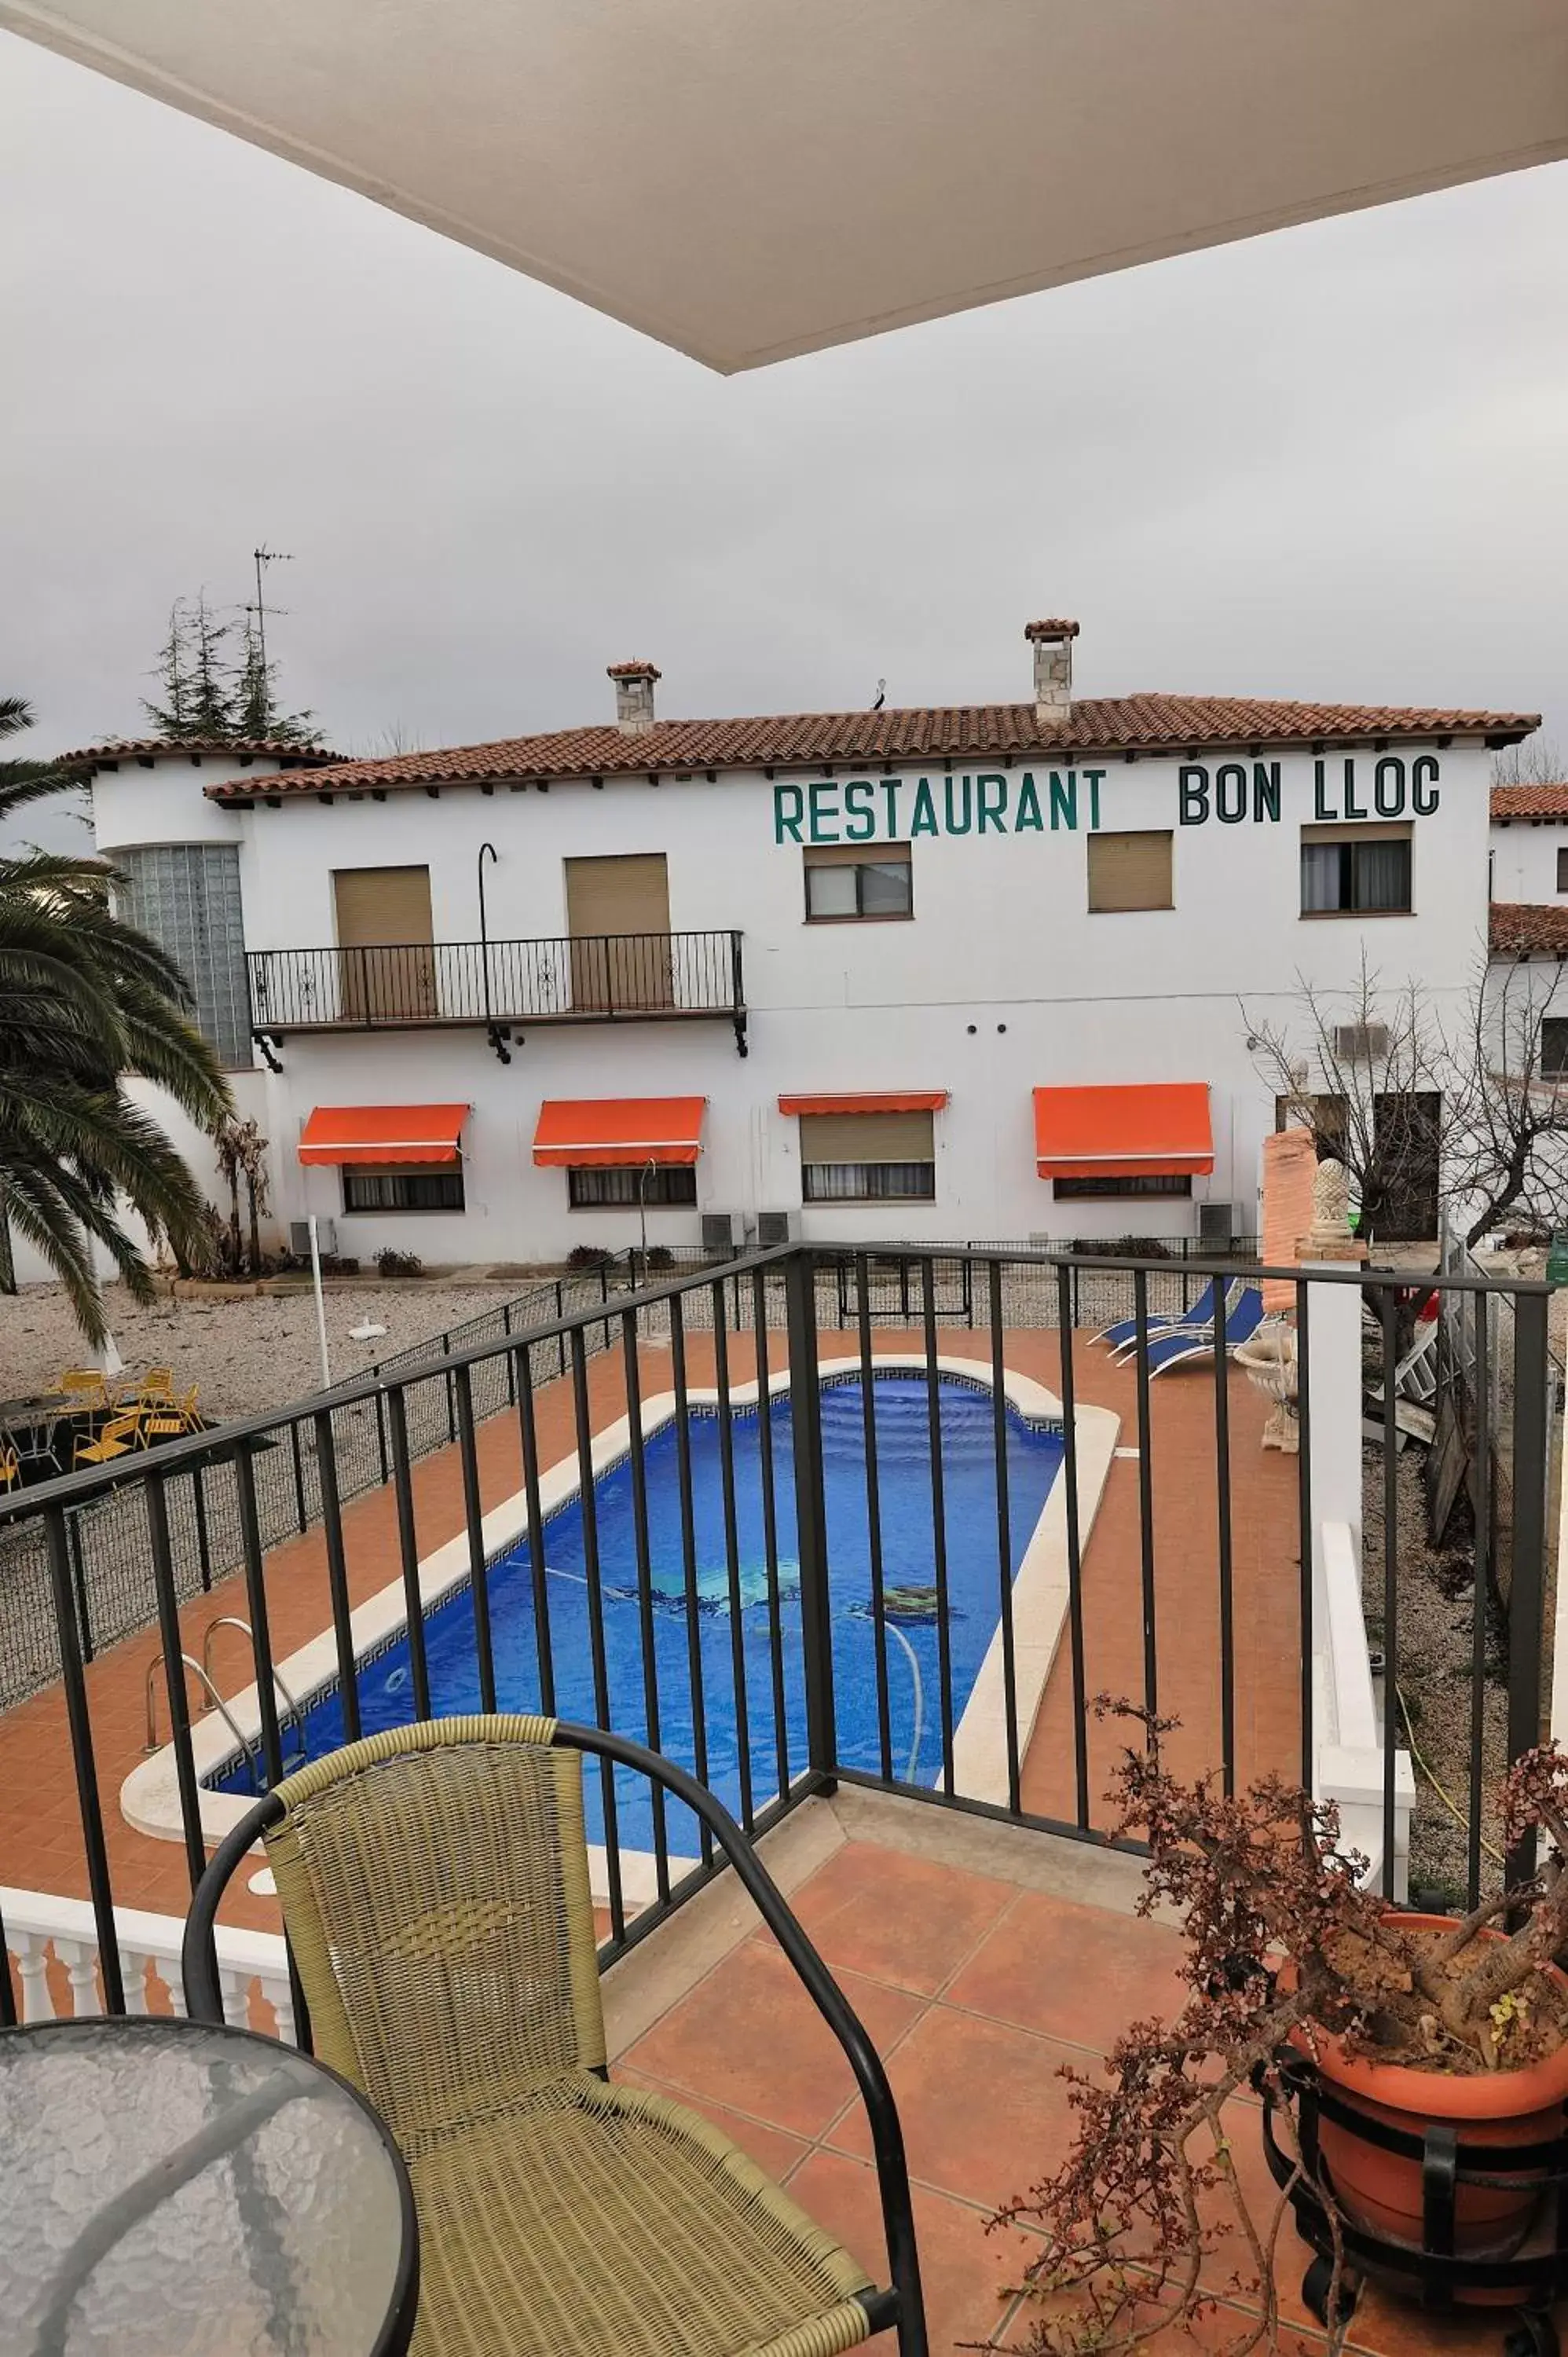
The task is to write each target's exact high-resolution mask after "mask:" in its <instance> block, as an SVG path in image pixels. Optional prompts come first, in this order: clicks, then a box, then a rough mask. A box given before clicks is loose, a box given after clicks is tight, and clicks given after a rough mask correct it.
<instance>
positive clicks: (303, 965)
mask: <svg viewBox="0 0 1568 2357" xmlns="http://www.w3.org/2000/svg"><path fill="white" fill-rule="evenodd" d="M245 965H246V972H247V974H248V975H249V979H250V992H251V1023H252V1028H253V1029H254V1030H256V1031H258V1032H264V1033H265V1034H266V1035H267V1036H268V1037H269V1038H272V1039H280V1038H282V1037H284V1036H285V1035H286V1034H287V1033H289V1032H291V1031H319V1030H337V1029H339V1028H352V1029H357V1030H412V1029H418V1028H423V1027H424V1026H425V1025H427V1024H429V1025H436V1024H446V1023H456V1024H497V1025H499V1024H535V1023H612V1022H627V1021H639V1022H655V1021H669V1020H679V1019H681V1018H682V1017H714V1016H717V1017H725V1019H726V1020H728V1021H730V1022H733V1023H736V1024H739V1023H741V1022H743V1021H744V1017H745V1015H746V982H745V975H744V972H743V967H742V961H741V937H740V935H739V933H738V932H733V931H708V932H682V933H668V932H666V933H596V934H591V935H583V936H577V937H575V938H571V939H564V938H562V939H554V940H542V941H517V942H401V943H397V942H392V943H387V944H385V945H382V946H380V947H374V948H365V949H300V950H252V951H251V952H249V953H248V955H247V957H246V960H245Z"/></svg>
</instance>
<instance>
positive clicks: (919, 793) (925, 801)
mask: <svg viewBox="0 0 1568 2357" xmlns="http://www.w3.org/2000/svg"><path fill="white" fill-rule="evenodd" d="M909 832H910V834H940V833H941V828H940V826H939V825H938V824H937V805H936V802H935V801H934V799H933V797H932V794H931V781H930V780H929V778H922V779H921V780H920V782H919V784H918V786H917V787H916V789H915V815H914V817H913V818H912V819H911V820H910V822H909Z"/></svg>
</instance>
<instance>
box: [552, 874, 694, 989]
mask: <svg viewBox="0 0 1568 2357" xmlns="http://www.w3.org/2000/svg"><path fill="white" fill-rule="evenodd" d="M565 867H566V930H567V931H568V932H569V933H570V934H571V936H572V1005H573V1007H574V1009H577V1010H580V1011H582V1012H584V1013H604V1014H609V1013H612V1012H614V1013H619V1012H620V1011H622V1010H623V1009H627V1008H632V1007H650V1006H672V1005H673V1004H674V998H675V983H674V974H673V969H672V967H671V952H670V879H669V876H668V874H667V872H666V870H665V866H664V854H663V853H662V852H661V851H654V852H636V853H631V854H628V855H626V856H621V857H617V858H609V859H568V860H567V861H566V863H565Z"/></svg>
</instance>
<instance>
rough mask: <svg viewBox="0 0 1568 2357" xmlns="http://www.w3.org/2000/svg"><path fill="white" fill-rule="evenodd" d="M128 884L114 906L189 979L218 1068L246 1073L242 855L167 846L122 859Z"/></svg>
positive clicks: (233, 849)
mask: <svg viewBox="0 0 1568 2357" xmlns="http://www.w3.org/2000/svg"><path fill="white" fill-rule="evenodd" d="M113 862H114V865H115V866H116V867H118V868H119V869H120V871H121V873H122V875H123V876H124V879H125V880H124V883H123V884H121V885H120V886H118V887H117V888H116V891H115V905H116V907H117V909H118V911H119V913H120V915H121V916H122V917H124V919H125V920H126V921H127V923H129V924H133V925H136V926H139V927H140V929H141V931H143V932H144V933H149V934H150V935H151V936H152V938H153V940H154V941H155V942H156V943H157V944H158V947H159V948H160V949H161V950H162V951H163V952H165V954H166V956H168V957H171V958H173V960H174V962H175V963H176V965H177V966H178V968H179V970H180V972H181V973H182V974H184V975H185V977H186V980H187V982H188V984H189V985H190V989H191V993H192V996H193V997H194V999H195V1002H196V1006H195V1014H196V1025H197V1028H198V1029H199V1031H200V1032H201V1034H202V1035H203V1037H204V1038H205V1039H208V1040H209V1041H210V1042H211V1044H212V1046H213V1048H214V1049H216V1051H217V1054H218V1058H219V1060H220V1062H221V1063H223V1064H227V1065H230V1066H248V1065H249V1064H250V1063H251V1061H252V1055H251V1012H250V1006H249V1003H248V1001H247V999H246V996H245V932H244V925H243V922H242V917H241V911H240V850H239V845H237V844H231V843H166V844H157V845H153V846H151V847H149V848H147V849H145V850H140V851H117V852H115V853H114V854H113Z"/></svg>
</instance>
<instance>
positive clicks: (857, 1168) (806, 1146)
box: [800, 1113, 937, 1203]
mask: <svg viewBox="0 0 1568 2357" xmlns="http://www.w3.org/2000/svg"><path fill="white" fill-rule="evenodd" d="M800 1176H801V1194H802V1196H803V1197H804V1200H806V1201H807V1202H808V1203H832V1202H838V1203H856V1202H929V1201H930V1200H932V1199H933V1198H934V1196H935V1194H936V1179H937V1149H936V1137H935V1127H934V1124H933V1121H932V1117H931V1115H930V1114H929V1113H815V1114H801V1115H800Z"/></svg>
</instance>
